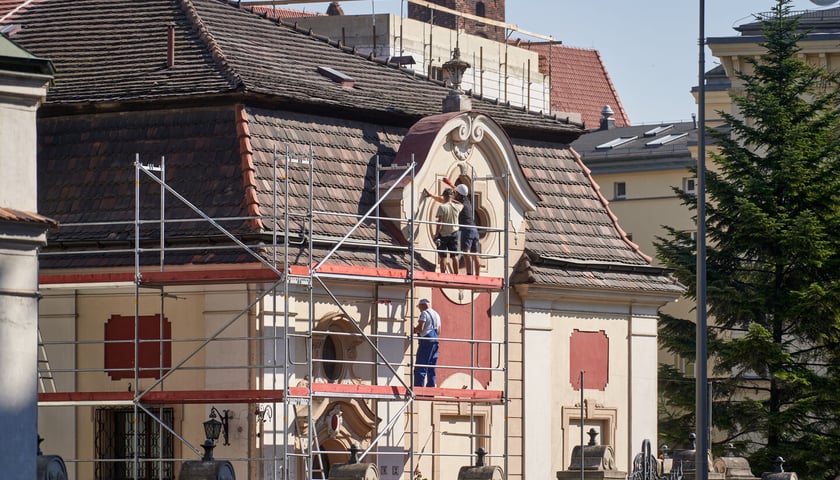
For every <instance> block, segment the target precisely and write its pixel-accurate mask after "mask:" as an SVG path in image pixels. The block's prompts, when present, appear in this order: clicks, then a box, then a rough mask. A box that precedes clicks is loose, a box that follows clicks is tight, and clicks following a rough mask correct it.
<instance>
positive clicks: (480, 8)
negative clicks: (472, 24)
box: [475, 2, 487, 17]
mask: <svg viewBox="0 0 840 480" xmlns="http://www.w3.org/2000/svg"><path fill="white" fill-rule="evenodd" d="M475 14H476V16H479V17H486V16H487V9H486V7H485V6H484V2H475Z"/></svg>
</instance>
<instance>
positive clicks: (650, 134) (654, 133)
mask: <svg viewBox="0 0 840 480" xmlns="http://www.w3.org/2000/svg"><path fill="white" fill-rule="evenodd" d="M672 128H674V126H673V125H660V126H658V127H656V128H654V129H651V130H648V131H647V132H645V136H646V137H655V136H657V135H659V134H660V133H662V132H664V131H667V130H670V129H672Z"/></svg>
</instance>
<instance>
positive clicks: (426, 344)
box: [414, 298, 440, 387]
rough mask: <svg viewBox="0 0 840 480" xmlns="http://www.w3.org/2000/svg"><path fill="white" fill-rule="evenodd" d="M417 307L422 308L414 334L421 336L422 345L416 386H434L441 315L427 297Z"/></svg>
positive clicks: (416, 373) (415, 373) (417, 366)
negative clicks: (433, 308)
mask: <svg viewBox="0 0 840 480" xmlns="http://www.w3.org/2000/svg"><path fill="white" fill-rule="evenodd" d="M417 308H419V309H420V317H419V318H418V319H417V325H416V326H415V327H414V334H415V335H417V336H419V337H420V340H419V342H420V345H419V346H418V347H417V361H416V364H415V367H414V386H415V387H434V386H435V365H436V364H437V360H438V334H439V332H440V315H439V314H438V313H437V312H436V311H434V310H432V302H430V301H429V299H427V298H424V299H422V300H420V303H419V304H418V305H417Z"/></svg>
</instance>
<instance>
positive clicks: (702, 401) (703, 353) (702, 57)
mask: <svg viewBox="0 0 840 480" xmlns="http://www.w3.org/2000/svg"><path fill="white" fill-rule="evenodd" d="M699 2H700V25H699V27H700V37H699V42H698V43H699V47H700V49H699V65H698V67H699V68H698V74H697V75H698V77H699V78H698V82H699V83H698V89H697V105H698V108H697V119H698V124H697V332H696V337H695V341H696V343H695V348H696V355H697V358H695V360H694V369H695V375H694V377H695V378H694V379H695V384H694V386H695V398H694V411H695V412H696V413H695V423H696V425H697V447H696V449H695V455H696V456H695V458H694V465H695V469H696V470H695V472H696V473H695V478H696V479H697V480H708V478H709V465H708V461H707V455H708V452H709V445H710V442H709V436H710V435H709V407H710V405H709V400H708V398H709V393H708V384H707V383H706V382H707V378H708V360H707V357H708V352H707V337H706V332H707V330H708V328H707V322H708V319H707V317H706V78H705V77H706V2H705V0H699Z"/></svg>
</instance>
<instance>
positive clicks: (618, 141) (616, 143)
mask: <svg viewBox="0 0 840 480" xmlns="http://www.w3.org/2000/svg"><path fill="white" fill-rule="evenodd" d="M637 138H639V137H638V135H637V136H634V137H618V138H614V139H612V140H610V141H609V142H607V143H602V144H600V145H598V146H597V147H595V150H609V149H611V148H616V147H620V146H622V145H624V144H627V143H630V142H632V141H633V140H636V139H637Z"/></svg>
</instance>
